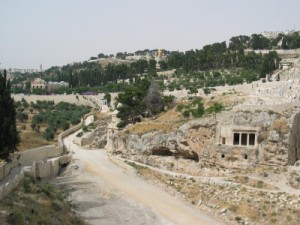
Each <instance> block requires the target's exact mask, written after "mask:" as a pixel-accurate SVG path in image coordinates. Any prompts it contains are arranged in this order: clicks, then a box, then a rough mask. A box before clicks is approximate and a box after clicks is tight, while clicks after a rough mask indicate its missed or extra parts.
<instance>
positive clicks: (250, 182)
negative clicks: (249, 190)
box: [234, 176, 277, 190]
mask: <svg viewBox="0 0 300 225" xmlns="http://www.w3.org/2000/svg"><path fill="white" fill-rule="evenodd" d="M234 180H235V181H236V182H238V183H241V184H244V185H247V186H250V187H254V188H260V189H266V190H276V189H277V188H276V187H275V186H273V185H270V184H268V183H265V182H263V181H261V180H257V179H253V178H249V177H247V176H235V177H234Z"/></svg>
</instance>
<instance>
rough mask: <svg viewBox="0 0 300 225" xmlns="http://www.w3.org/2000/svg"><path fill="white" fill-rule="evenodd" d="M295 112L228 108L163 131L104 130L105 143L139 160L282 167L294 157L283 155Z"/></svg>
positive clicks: (224, 166)
mask: <svg viewBox="0 0 300 225" xmlns="http://www.w3.org/2000/svg"><path fill="white" fill-rule="evenodd" d="M297 111H298V110H297V109H293V110H291V111H289V112H286V113H285V114H278V113H274V112H270V111H269V112H264V111H261V112H260V111H257V112H247V111H244V112H243V111H240V112H231V113H230V114H229V116H226V117H222V115H221V114H220V115H219V116H218V117H217V119H212V118H203V119H199V120H197V121H193V122H189V123H187V124H185V125H183V126H181V127H179V128H178V129H177V130H174V131H172V132H169V133H165V132H160V131H154V132H149V133H145V134H142V135H138V134H131V133H127V132H126V131H125V132H122V133H121V134H120V133H114V134H112V133H110V135H108V143H109V146H107V147H108V148H109V149H110V150H112V152H118V153H121V154H122V155H123V156H124V157H126V158H132V159H137V158H138V159H139V160H141V161H143V158H147V157H148V156H150V155H161V156H171V155H172V156H175V157H182V158H185V159H192V160H195V161H197V162H198V164H199V166H200V167H220V168H231V169H236V168H248V167H253V166H257V165H267V166H286V165H288V156H289V157H292V158H293V159H294V158H295V157H294V156H292V155H289V152H288V146H289V134H290V128H291V126H292V124H293V117H294V115H295V114H296V112H297ZM296 118H298V117H296ZM295 159H297V157H296V158H295Z"/></svg>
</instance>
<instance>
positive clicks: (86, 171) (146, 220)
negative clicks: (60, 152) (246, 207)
mask: <svg viewBox="0 0 300 225" xmlns="http://www.w3.org/2000/svg"><path fill="white" fill-rule="evenodd" d="M75 135H76V133H75V134H73V135H70V136H69V137H68V138H66V139H65V140H64V142H65V145H66V146H70V150H71V151H73V153H74V155H73V164H71V165H70V166H68V168H67V170H66V171H65V172H64V173H63V174H62V176H61V177H58V178H57V179H56V181H57V182H58V183H61V184H65V185H66V186H67V187H68V188H69V189H70V190H71V200H72V201H73V203H74V204H75V205H76V206H77V207H76V208H77V209H76V210H77V211H78V212H79V214H80V215H81V216H82V217H83V218H84V219H85V220H86V221H87V223H88V224H91V225H98V224H111V225H113V224H132V225H134V224H149V225H150V224H151V225H152V224H166V225H169V224H222V223H221V222H220V221H217V220H215V219H212V218H211V217H209V216H207V215H205V214H204V213H201V212H200V211H198V210H196V209H195V208H194V207H193V206H192V205H188V204H186V203H185V202H184V201H182V200H180V199H177V198H174V197H173V196H171V195H170V194H168V193H166V192H165V191H164V190H162V189H160V188H158V187H156V186H155V185H153V184H150V183H147V182H146V181H145V180H144V179H142V178H140V177H139V176H137V175H136V173H135V172H134V170H133V169H132V168H130V167H126V164H123V166H122V167H120V166H119V165H117V164H116V163H115V161H114V160H110V158H109V157H108V155H107V153H106V151H105V150H86V149H84V148H82V147H79V146H77V145H75V144H73V142H72V140H73V139H74V137H75Z"/></svg>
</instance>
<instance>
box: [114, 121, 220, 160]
mask: <svg viewBox="0 0 300 225" xmlns="http://www.w3.org/2000/svg"><path fill="white" fill-rule="evenodd" d="M216 124H217V122H216V121H215V120H209V119H206V120H201V121H196V122H190V123H187V124H185V125H183V126H181V127H179V129H178V130H175V131H172V132H168V133H163V132H159V131H155V132H150V133H146V134H143V135H137V134H128V133H126V132H125V133H124V135H118V134H116V135H114V136H113V137H112V142H113V149H112V151H113V152H122V154H123V155H124V156H126V157H132V156H135V155H144V156H149V155H169V156H170V155H174V156H176V157H177V156H178V157H183V158H188V159H194V160H196V161H198V159H199V156H200V155H202V154H203V150H204V149H205V148H206V147H207V146H212V145H213V144H214V140H215V127H216Z"/></svg>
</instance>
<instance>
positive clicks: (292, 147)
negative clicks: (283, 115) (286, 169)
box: [288, 113, 300, 165]
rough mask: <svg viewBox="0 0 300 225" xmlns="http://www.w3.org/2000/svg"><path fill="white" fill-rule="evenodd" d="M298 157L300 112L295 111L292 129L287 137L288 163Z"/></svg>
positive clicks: (299, 157) (299, 147)
mask: <svg viewBox="0 0 300 225" xmlns="http://www.w3.org/2000/svg"><path fill="white" fill-rule="evenodd" d="M299 159H300V113H297V114H296V115H295V118H294V122H293V126H292V130H291V133H290V138H289V149H288V163H289V165H294V163H295V162H296V161H297V160H299Z"/></svg>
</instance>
